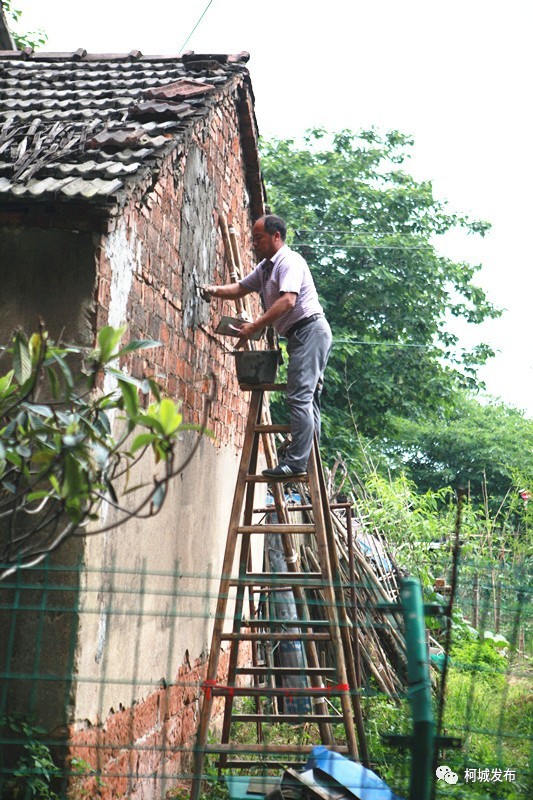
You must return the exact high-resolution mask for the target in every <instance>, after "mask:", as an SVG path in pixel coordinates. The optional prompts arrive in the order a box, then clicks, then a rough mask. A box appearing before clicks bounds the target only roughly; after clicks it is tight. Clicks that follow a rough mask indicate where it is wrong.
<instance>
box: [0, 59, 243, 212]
mask: <svg viewBox="0 0 533 800" xmlns="http://www.w3.org/2000/svg"><path fill="white" fill-rule="evenodd" d="M193 62H194V63H193ZM198 62H201V64H199V63H198ZM209 64H211V67H212V71H211V72H209V71H207V72H205V67H206V65H207V66H208V67H209ZM243 64H244V59H243V58H242V55H238V56H231V57H226V56H216V55H215V56H212V55H209V56H196V55H194V54H187V55H186V56H184V57H183V58H182V57H174V56H154V55H150V56H145V55H142V53H140V52H139V51H132V52H131V53H130V54H126V55H124V54H113V53H106V54H93V53H87V52H86V51H84V50H83V49H82V48H80V49H79V50H77V51H73V52H71V53H45V52H44V53H42V52H37V53H33V52H32V51H31V49H29V50H25V51H21V52H18V51H8V52H0V156H1V163H0V174H1V177H0V192H1V195H2V202H3V203H6V202H7V201H8V199H9V197H11V198H13V199H14V200H15V199H16V198H20V197H24V198H35V199H41V198H42V199H45V198H48V197H50V196H57V195H60V196H62V197H63V198H65V199H67V198H78V199H85V200H87V201H92V202H98V200H99V199H100V200H102V199H105V200H107V199H109V198H110V197H112V196H113V194H114V193H117V192H118V193H121V195H122V193H123V192H128V191H130V190H132V189H133V187H134V186H135V184H136V182H137V181H140V180H144V179H145V175H146V172H147V169H153V168H156V167H157V165H158V163H159V161H160V159H161V158H162V157H164V154H165V153H166V152H167V151H168V146H170V147H171V146H172V145H175V146H179V145H180V143H181V141H182V137H183V135H184V134H183V132H184V130H185V129H186V128H187V126H188V125H190V124H191V122H192V120H194V119H196V118H197V116H198V115H199V114H201V113H203V112H204V111H207V108H208V107H210V106H211V105H212V100H211V98H212V97H214V96H215V95H216V93H217V91H220V87H223V86H226V85H230V84H234V85H237V84H238V83H239V82H242V80H243V78H242V74H243V73H246V68H245V67H244V66H243ZM200 67H201V68H202V70H203V72H202V73H199V72H198V69H200ZM180 100H183V101H184V102H179V101H180ZM89 154H90V155H89Z"/></svg>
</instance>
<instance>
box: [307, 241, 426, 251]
mask: <svg viewBox="0 0 533 800" xmlns="http://www.w3.org/2000/svg"><path fill="white" fill-rule="evenodd" d="M294 246H295V247H302V246H303V247H319V248H320V247H335V248H337V249H338V250H346V249H348V248H349V249H351V250H434V249H435V248H434V247H433V246H432V245H430V244H425V245H422V244H421V245H415V244H413V245H411V244H405V245H399V244H371V243H370V242H369V243H368V244H349V243H348V244H345V243H344V242H294Z"/></svg>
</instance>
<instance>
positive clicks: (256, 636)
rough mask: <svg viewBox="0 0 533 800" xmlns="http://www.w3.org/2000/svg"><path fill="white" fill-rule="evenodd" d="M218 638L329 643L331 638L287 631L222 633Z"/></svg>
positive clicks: (224, 639) (246, 640) (316, 634)
mask: <svg viewBox="0 0 533 800" xmlns="http://www.w3.org/2000/svg"><path fill="white" fill-rule="evenodd" d="M220 638H221V639H222V640H223V641H226V642H232V641H242V642H283V641H286V642H299V641H303V640H313V641H329V640H330V639H331V636H330V635H329V633H313V632H310V633H309V632H308V633H302V632H301V631H295V632H294V633H288V632H287V631H283V632H281V631H269V632H268V633H233V632H232V633H223V634H221V637H220Z"/></svg>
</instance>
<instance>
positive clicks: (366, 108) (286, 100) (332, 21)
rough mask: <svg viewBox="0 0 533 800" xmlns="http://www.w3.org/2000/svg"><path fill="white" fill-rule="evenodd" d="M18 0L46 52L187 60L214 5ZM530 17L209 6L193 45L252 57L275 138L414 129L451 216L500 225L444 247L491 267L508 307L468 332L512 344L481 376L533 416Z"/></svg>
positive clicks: (480, 3) (489, 1)
mask: <svg viewBox="0 0 533 800" xmlns="http://www.w3.org/2000/svg"><path fill="white" fill-rule="evenodd" d="M14 5H15V6H16V7H18V8H20V9H21V10H22V12H23V16H22V28H23V29H25V30H28V29H33V28H36V27H40V28H42V29H43V30H45V31H46V33H48V37H49V39H48V43H47V45H46V47H45V48H44V49H46V50H54V51H65V50H67V51H72V50H76V49H77V48H79V47H84V48H85V49H86V50H88V51H89V52H93V53H98V52H129V51H130V50H132V49H139V50H141V51H142V52H143V53H145V54H150V53H151V54H163V53H165V54H172V53H176V54H178V53H179V52H180V51H181V49H182V46H183V44H184V43H185V41H186V39H187V37H188V36H189V34H190V33H191V31H192V29H193V27H194V26H195V24H196V23H197V22H198V19H199V18H200V16H201V14H202V12H203V11H204V10H205V8H206V6H207V5H208V0H186V1H183V0H181V2H180V0H155V2H153V3H147V2H146V1H145V0H144V1H143V2H139V1H138V0H137V1H136V0H90V2H86V3H82V2H72V0H14ZM531 18H532V13H531V4H530V2H529V0H506V2H505V3H503V2H501V0H497V1H496V0H447V2H443V0H440V1H439V0H403V2H398V0H367V2H365V3H361V2H359V0H270V2H254V1H253V0H212V2H211V4H210V5H209V7H208V9H207V11H206V13H205V16H204V17H203V19H202V21H201V22H200V24H199V25H198V27H197V29H196V31H195V32H194V33H193V35H192V36H191V38H190V40H189V41H188V43H187V46H186V47H185V49H192V50H195V51H196V52H198V53H201V52H204V53H205V52H211V53H237V52H240V51H241V50H248V51H249V52H250V54H251V59H250V62H249V64H248V66H249V69H250V74H251V78H252V84H253V88H254V93H255V99H256V115H257V119H258V124H259V129H260V132H261V134H262V135H264V136H267V137H268V136H272V135H276V136H294V137H298V136H299V135H300V134H302V133H303V131H304V130H305V128H307V127H312V126H315V125H322V126H324V127H326V128H327V129H329V130H340V129H342V128H349V129H352V130H358V129H360V128H364V127H370V126H371V125H375V126H377V127H379V128H381V129H382V130H388V129H398V130H400V131H402V132H404V133H410V134H412V135H413V136H414V137H415V148H414V151H413V152H414V157H413V160H412V162H411V167H410V170H411V172H412V173H413V174H414V175H415V176H416V177H417V178H419V179H430V180H432V181H433V184H434V188H435V193H436V195H437V196H438V197H439V198H441V199H446V200H448V201H449V207H450V209H451V210H454V211H458V212H465V213H468V214H469V215H471V216H472V217H473V218H478V219H485V220H488V221H489V222H491V223H492V225H493V230H492V232H491V233H490V234H489V235H488V236H487V237H486V238H485V239H484V240H482V239H480V238H479V237H476V238H472V237H468V238H466V237H451V238H450V241H448V242H446V243H443V244H442V246H441V247H440V249H441V251H442V252H443V253H445V254H446V255H449V256H451V257H454V258H456V259H457V260H461V261H463V260H464V261H470V262H472V263H475V264H478V263H479V264H483V270H482V272H481V273H480V276H479V278H478V283H480V284H481V285H482V286H483V287H484V288H485V289H486V290H487V291H488V293H489V296H490V297H491V299H492V300H493V301H494V302H495V303H496V304H497V305H499V306H502V307H504V308H505V309H507V310H506V312H505V314H504V316H503V317H502V318H501V319H499V320H496V321H493V322H489V323H486V324H485V325H483V326H482V328H474V329H473V332H472V333H468V334H465V341H468V342H474V341H479V340H484V341H487V342H489V344H491V345H492V346H493V347H494V348H495V349H497V350H498V351H499V355H498V356H497V358H495V359H493V360H492V362H491V363H490V365H489V366H487V367H486V368H485V369H484V370H483V371H482V373H481V374H482V377H483V378H484V379H485V381H486V383H487V388H488V390H489V391H490V392H491V393H492V394H493V395H496V396H500V397H501V398H502V399H503V400H505V402H507V403H510V404H513V405H517V406H518V407H520V408H524V409H527V410H528V413H529V415H533V347H532V345H531V333H530V331H531V324H530V319H531V316H532V312H533V308H532V305H533V270H532V263H531V249H530V247H529V231H530V229H531V224H530V216H531V193H532V187H533V162H532V158H531V145H530V141H529V140H530V138H531V133H530V126H529V124H528V123H529V116H530V111H529V106H530V95H531V75H532V69H531V67H532V52H533V49H532V48H531V35H530V33H531ZM526 115H527V118H528V123H526ZM289 224H290V220H289ZM467 336H468V339H467V338H466V337H467Z"/></svg>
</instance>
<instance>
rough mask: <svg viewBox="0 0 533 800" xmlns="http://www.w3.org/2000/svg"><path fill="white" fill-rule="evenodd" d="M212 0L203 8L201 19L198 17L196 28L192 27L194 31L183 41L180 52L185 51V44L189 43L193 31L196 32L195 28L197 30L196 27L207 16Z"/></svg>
mask: <svg viewBox="0 0 533 800" xmlns="http://www.w3.org/2000/svg"><path fill="white" fill-rule="evenodd" d="M212 2H213V0H209V3H208V4H207V5H206V7H205V8H204V10H203V11H202V13H201V14H200V17H199V19H198V22H197V23H196V25H195V26H194V28H193V29H192V31H191V32H190V33H189V35H188V36H187V38H186V39H185V41H184V42H183V44H182V45H181V47H180V53H181V52H183V48H184V47H185V45H186V44H188V42H189V39H190V38H191V36H192V35H193V33H194V32H195V30H196V28H197V27H198V25H199V24H200V22H201V21H202V20H203V18H204V17H205V15H206V13H207V11H208V9H209V6H210V5H211V4H212Z"/></svg>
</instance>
